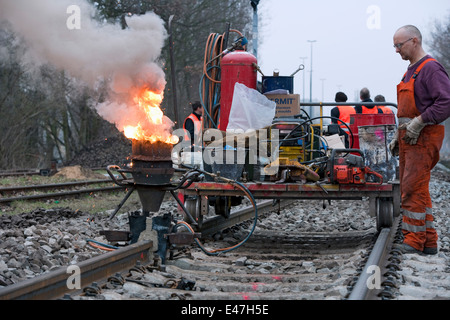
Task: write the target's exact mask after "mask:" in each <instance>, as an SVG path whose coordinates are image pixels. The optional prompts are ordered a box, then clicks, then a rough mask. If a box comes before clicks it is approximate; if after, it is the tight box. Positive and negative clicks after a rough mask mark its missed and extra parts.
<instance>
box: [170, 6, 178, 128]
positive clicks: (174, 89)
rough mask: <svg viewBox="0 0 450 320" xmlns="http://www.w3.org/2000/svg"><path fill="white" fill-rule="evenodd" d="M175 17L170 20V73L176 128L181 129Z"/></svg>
mask: <svg viewBox="0 0 450 320" xmlns="http://www.w3.org/2000/svg"><path fill="white" fill-rule="evenodd" d="M173 18H174V16H173V15H171V16H170V18H169V53H170V71H171V77H172V98H173V112H174V116H175V126H176V127H177V128H180V121H179V119H178V101H177V82H176V78H175V59H174V57H173V37H172V20H173Z"/></svg>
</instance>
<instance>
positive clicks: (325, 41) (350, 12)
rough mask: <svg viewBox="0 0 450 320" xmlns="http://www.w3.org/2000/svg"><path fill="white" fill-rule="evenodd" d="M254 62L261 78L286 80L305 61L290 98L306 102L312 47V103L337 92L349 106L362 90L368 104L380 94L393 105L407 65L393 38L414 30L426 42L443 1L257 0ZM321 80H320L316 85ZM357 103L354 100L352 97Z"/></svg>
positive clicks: (448, 14) (449, 9) (445, 8)
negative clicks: (276, 76) (397, 33)
mask: <svg viewBox="0 0 450 320" xmlns="http://www.w3.org/2000/svg"><path fill="white" fill-rule="evenodd" d="M259 11H260V27H259V31H260V37H261V40H260V43H259V50H258V61H259V65H260V66H261V69H262V71H263V72H264V74H265V75H271V74H272V72H273V70H274V69H279V71H280V75H283V76H289V75H291V74H292V73H293V72H294V71H295V70H296V69H297V68H298V66H299V65H300V64H301V63H302V62H303V60H302V59H301V58H302V57H306V60H305V67H306V70H305V73H304V72H299V73H298V74H297V75H296V76H295V93H299V94H301V95H302V96H303V77H304V76H306V78H305V79H306V81H305V89H306V94H305V97H306V100H307V101H309V99H310V94H309V92H310V89H309V87H310V86H309V83H310V70H311V67H310V63H311V44H310V43H309V42H308V40H316V41H317V42H316V43H314V44H313V100H319V101H322V84H323V88H324V90H323V96H324V100H323V101H327V102H329V101H331V102H334V96H335V94H336V92H337V91H339V90H340V91H343V92H345V93H346V94H347V96H348V97H349V102H350V101H351V102H353V101H355V98H356V97H355V93H357V92H359V90H360V89H361V88H363V87H368V88H369V90H370V91H371V94H372V99H373V98H374V97H375V96H376V95H377V94H383V95H384V96H385V97H386V100H387V101H389V102H394V103H396V86H397V84H398V83H399V82H400V80H401V78H402V76H403V74H404V72H405V71H406V68H407V66H408V64H409V63H408V62H407V61H403V60H402V59H401V57H400V56H399V55H398V54H396V53H395V49H394V48H393V40H392V38H393V34H394V33H395V31H396V30H397V29H398V28H399V27H401V26H403V25H406V24H414V25H416V26H417V27H418V28H419V29H420V30H421V31H422V33H423V36H424V42H425V49H428V48H427V46H426V42H427V40H428V39H429V33H430V31H431V30H432V26H433V22H434V21H435V19H438V20H440V21H444V20H443V19H444V18H450V1H449V0H428V1H423V0H370V1H367V0H341V1H336V0H314V1H313V0H261V2H260V6H259ZM321 79H325V80H323V81H322V80H321ZM358 98H359V96H358Z"/></svg>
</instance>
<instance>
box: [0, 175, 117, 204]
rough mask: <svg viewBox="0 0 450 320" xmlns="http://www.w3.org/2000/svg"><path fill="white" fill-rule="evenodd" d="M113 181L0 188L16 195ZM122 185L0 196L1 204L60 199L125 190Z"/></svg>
mask: <svg viewBox="0 0 450 320" xmlns="http://www.w3.org/2000/svg"><path fill="white" fill-rule="evenodd" d="M106 183H112V180H110V179H104V180H90V181H79V182H67V183H57V184H44V185H30V186H14V187H3V188H0V194H1V195H10V194H12V195H14V194H20V193H26V192H31V191H44V190H63V189H73V188H79V187H86V186H89V185H96V184H106ZM123 189H124V188H123V187H121V186H109V187H98V188H81V189H77V190H69V191H62V192H53V193H41V194H33V195H18V196H9V197H0V204H2V203H3V204H7V203H11V202H14V201H36V200H39V201H40V200H47V199H60V198H67V197H75V196H80V195H82V194H91V193H98V192H115V191H120V190H123Z"/></svg>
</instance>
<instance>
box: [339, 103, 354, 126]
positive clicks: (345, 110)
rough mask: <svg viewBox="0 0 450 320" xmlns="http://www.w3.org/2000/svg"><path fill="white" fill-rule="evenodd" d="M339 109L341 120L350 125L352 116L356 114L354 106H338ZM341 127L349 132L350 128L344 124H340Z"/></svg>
mask: <svg viewBox="0 0 450 320" xmlns="http://www.w3.org/2000/svg"><path fill="white" fill-rule="evenodd" d="M337 108H338V109H339V120H342V121H344V122H345V123H346V124H348V125H349V124H350V116H351V115H352V114H356V110H355V108H354V107H352V106H338V107H337ZM339 125H340V126H341V128H342V130H344V131H346V132H348V128H347V127H346V126H345V125H344V124H343V123H341V122H340V123H339Z"/></svg>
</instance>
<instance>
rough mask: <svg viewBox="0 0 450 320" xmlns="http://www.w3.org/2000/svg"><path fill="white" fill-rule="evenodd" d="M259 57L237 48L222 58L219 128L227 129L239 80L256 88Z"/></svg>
mask: <svg viewBox="0 0 450 320" xmlns="http://www.w3.org/2000/svg"><path fill="white" fill-rule="evenodd" d="M256 66H257V59H256V57H255V56H254V55H252V54H251V53H248V52H246V51H244V50H236V51H233V52H231V53H228V54H227V55H225V56H224V57H223V58H222V62H221V69H222V82H221V94H220V122H219V129H220V130H222V131H226V130H227V127H228V119H229V117H230V111H231V104H232V102H233V94H234V86H235V84H236V83H237V82H239V83H241V84H244V85H245V86H247V87H248V88H251V89H256V85H257V81H258V80H257V76H258V75H257V69H256Z"/></svg>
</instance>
